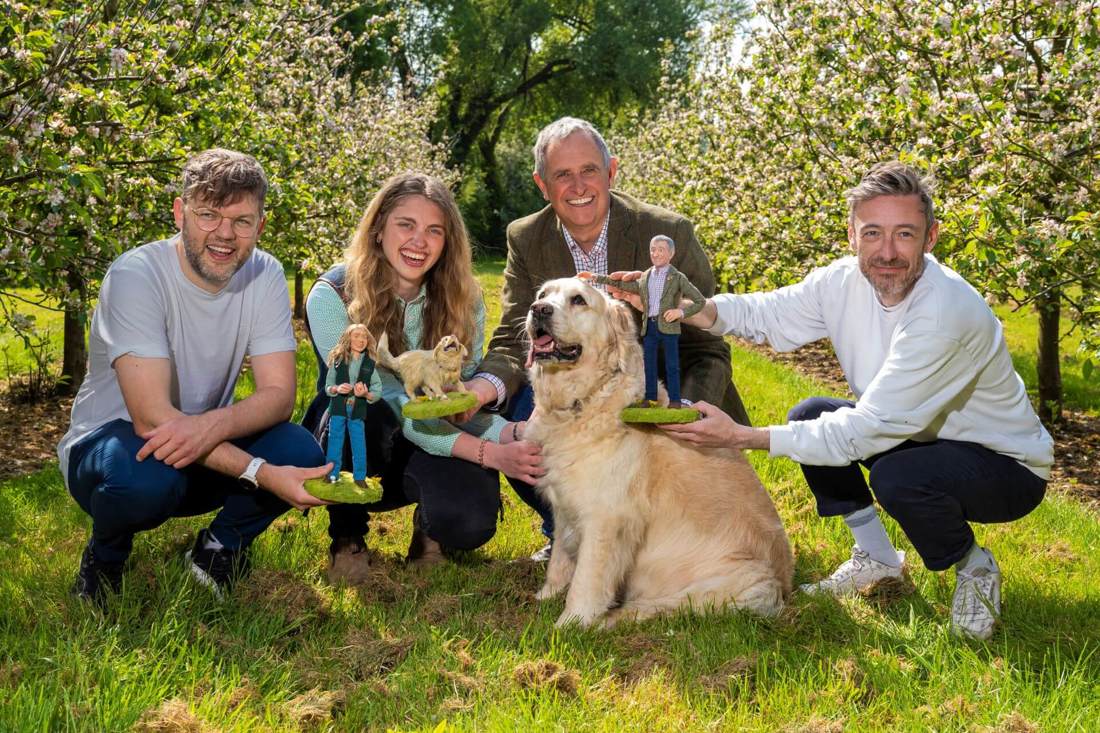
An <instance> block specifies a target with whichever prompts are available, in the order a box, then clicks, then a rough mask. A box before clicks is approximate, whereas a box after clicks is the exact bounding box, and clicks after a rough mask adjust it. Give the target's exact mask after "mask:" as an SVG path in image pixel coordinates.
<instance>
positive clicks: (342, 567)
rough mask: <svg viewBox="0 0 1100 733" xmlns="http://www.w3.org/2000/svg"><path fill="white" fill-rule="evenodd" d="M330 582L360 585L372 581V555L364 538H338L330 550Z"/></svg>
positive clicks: (327, 573)
mask: <svg viewBox="0 0 1100 733" xmlns="http://www.w3.org/2000/svg"><path fill="white" fill-rule="evenodd" d="M328 560H329V562H328V571H327V572H326V575H327V576H328V582H329V583H330V584H332V585H340V584H341V583H345V584H347V585H360V584H362V583H366V582H367V581H368V580H370V563H371V554H370V552H369V551H368V550H367V543H366V542H364V541H363V538H362V537H337V538H336V539H334V540H333V541H332V544H331V545H330V546H329V550H328Z"/></svg>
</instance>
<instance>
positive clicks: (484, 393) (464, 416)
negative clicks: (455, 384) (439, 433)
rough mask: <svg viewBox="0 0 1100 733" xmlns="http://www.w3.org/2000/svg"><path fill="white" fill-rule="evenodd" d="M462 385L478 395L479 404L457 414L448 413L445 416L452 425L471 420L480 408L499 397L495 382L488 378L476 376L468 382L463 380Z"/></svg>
mask: <svg viewBox="0 0 1100 733" xmlns="http://www.w3.org/2000/svg"><path fill="white" fill-rule="evenodd" d="M462 386H463V387H465V388H466V391H467V392H473V393H474V396H475V397H477V404H476V405H474V406H473V407H471V408H470V409H469V410H466V411H465V412H460V413H458V414H457V415H448V416H447V417H445V418H443V419H444V420H446V421H447V422H449V423H451V424H452V425H462V424H463V423H466V422H469V421H470V418H472V417H473V416H474V415H476V414H477V411H478V410H480V409H481V408H482V407H484V406H485V405H487V404H489V403H490V402H496V399H497V388H496V387H494V386H493V383H492V382H490V381H489V380H488V379H482V378H481V377H474V378H473V379H471V380H470V381H468V382H463V383H462Z"/></svg>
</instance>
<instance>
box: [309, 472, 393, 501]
mask: <svg viewBox="0 0 1100 733" xmlns="http://www.w3.org/2000/svg"><path fill="white" fill-rule="evenodd" d="M366 484H367V486H366V488H364V487H362V486H359V485H358V484H356V483H355V479H354V478H353V477H352V475H351V473H350V472H349V471H341V472H340V478H339V480H338V481H337V482H336V483H332V482H330V481H329V480H328V477H327V476H326V477H325V478H311V479H309V480H308V481H306V482H305V487H306V491H308V492H309V493H310V494H311V495H313V496H316V497H317V498H318V499H324V500H325V501H335V502H337V503H338V504H373V503H374V502H376V501H378V500H380V499H381V498H382V481H381V480H379V478H378V477H377V476H367V480H366Z"/></svg>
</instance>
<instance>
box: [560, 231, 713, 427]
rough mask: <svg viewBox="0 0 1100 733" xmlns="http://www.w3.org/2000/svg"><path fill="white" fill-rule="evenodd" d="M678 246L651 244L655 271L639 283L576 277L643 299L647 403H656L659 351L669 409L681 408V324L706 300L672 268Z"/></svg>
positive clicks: (664, 241) (661, 240)
mask: <svg viewBox="0 0 1100 733" xmlns="http://www.w3.org/2000/svg"><path fill="white" fill-rule="evenodd" d="M675 251H676V243H675V242H673V241H672V238H671V237H666V236H665V235H663V234H658V235H657V236H655V237H653V239H651V240H649V261H650V262H652V263H653V267H651V268H649V269H648V270H646V271H645V272H644V273H642V277H641V278H640V279H638V280H636V281H631V282H623V281H621V280H614V281H613V280H611V278H609V277H608V276H606V275H594V274H592V273H591V272H578V273H577V277H579V278H581V279H583V280H590V281H593V282H597V283H601V284H603V285H608V284H611V285H614V286H615V287H616V288H619V289H621V290H626V291H628V292H631V293H634V294H636V295H638V296H639V298H640V299H641V305H640V307H639V306H638V304H637V303H634V305H635V307H639V310H641V311H642V313H643V315H644V316H645V317H644V318H643V319H642V351H643V353H644V354H645V402H644V404H645V405H646V406H653V405H655V404H656V403H657V350H658V348H661V349H664V352H665V388H666V389H667V390H668V406H669V407H672V408H678V407H680V404H681V403H680V348H679V342H680V320H681V319H683V318H690V317H691V316H693V315H695V314H696V313H698V312H699V311H700V310H702V308H703V306H704V305H705V304H706V302H707V301H706V298H704V297H703V294H702V293H700V292H699V289H698V288H696V287H695V286H694V285H692V284H691V281H690V280H688V279H687V276H686V275H684V274H683V273H682V272H680V271H679V270H677V269H676V268H675V267H673V266H672V265H671V264H669V263H670V262H671V261H672V254H673V253H674V252H675ZM681 299H687V300H690V301H691V305H690V306H688V307H687V308H681V307H680V301H681Z"/></svg>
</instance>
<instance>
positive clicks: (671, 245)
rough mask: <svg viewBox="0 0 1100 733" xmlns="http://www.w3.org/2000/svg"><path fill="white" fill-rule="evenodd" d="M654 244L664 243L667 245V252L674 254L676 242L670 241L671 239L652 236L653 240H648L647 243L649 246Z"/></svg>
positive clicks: (662, 236)
mask: <svg viewBox="0 0 1100 733" xmlns="http://www.w3.org/2000/svg"><path fill="white" fill-rule="evenodd" d="M654 242H664V243H665V244H666V245H668V251H669V252H675V251H676V242H673V241H672V237H669V236H666V235H664V234H658V235H656V236H654V237H653V239H651V240H649V243H650V244H651V245H652V244H653V243H654Z"/></svg>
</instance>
